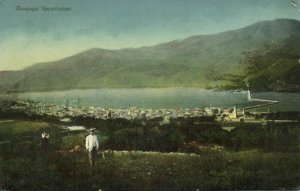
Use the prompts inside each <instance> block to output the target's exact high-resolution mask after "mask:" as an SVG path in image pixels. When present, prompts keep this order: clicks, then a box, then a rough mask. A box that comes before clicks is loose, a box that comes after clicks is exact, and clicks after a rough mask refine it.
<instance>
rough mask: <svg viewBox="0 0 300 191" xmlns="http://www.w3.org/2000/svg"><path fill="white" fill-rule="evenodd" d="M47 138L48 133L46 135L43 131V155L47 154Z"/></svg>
mask: <svg viewBox="0 0 300 191" xmlns="http://www.w3.org/2000/svg"><path fill="white" fill-rule="evenodd" d="M49 137H50V135H49V133H46V132H45V131H44V132H43V133H42V148H43V152H44V154H47V152H48V144H49Z"/></svg>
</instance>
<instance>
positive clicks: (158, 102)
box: [19, 88, 300, 111]
mask: <svg viewBox="0 0 300 191" xmlns="http://www.w3.org/2000/svg"><path fill="white" fill-rule="evenodd" d="M252 97H253V98H260V99H271V100H277V101H280V103H279V104H276V105H273V106H270V108H271V109H272V110H278V111H283V110H285V111H292V110H293V111H295V110H299V108H300V93H280V92H265V93H252ZM19 98H21V99H34V100H37V101H42V102H47V103H55V104H67V103H68V104H69V105H84V106H99V107H111V108H121V107H125V108H127V107H138V108H154V109H158V108H204V107H206V106H210V105H212V106H222V107H231V106H234V105H237V106H238V105H239V104H240V103H242V102H245V101H247V92H232V91H214V90H206V89H196V88H161V89H157V88H142V89H92V90H67V91H55V92H33V93H22V94H20V95H19Z"/></svg>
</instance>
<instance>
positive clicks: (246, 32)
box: [0, 19, 300, 91]
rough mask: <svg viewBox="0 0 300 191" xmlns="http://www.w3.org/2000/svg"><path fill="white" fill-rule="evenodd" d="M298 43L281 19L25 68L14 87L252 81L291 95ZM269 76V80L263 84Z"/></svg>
mask: <svg viewBox="0 0 300 191" xmlns="http://www.w3.org/2000/svg"><path fill="white" fill-rule="evenodd" d="M299 42H300V22H299V21H297V20H290V19H277V20H274V21H264V22H259V23H255V24H253V25H250V26H248V27H245V28H242V29H238V30H232V31H227V32H223V33H218V34H214V35H200V36H193V37H190V38H187V39H184V40H180V41H172V42H168V43H164V44H159V45H156V46H150V47H142V48H134V49H121V50H105V49H100V48H95V49H91V50H88V51H85V52H82V53H80V54H77V55H74V56H71V57H68V58H65V59H62V60H59V61H54V62H47V63H39V64H35V65H33V66H31V67H29V68H26V69H24V70H23V71H22V74H23V75H22V76H23V78H22V79H20V80H19V81H18V82H17V83H16V84H15V86H14V88H15V89H17V90H18V91H50V90H60V89H72V88H100V87H174V86H182V87H203V88H241V87H242V86H244V81H246V80H247V81H250V83H251V84H252V86H253V87H255V88H257V89H268V90H284V89H283V88H282V87H283V86H286V84H291V87H290V90H294V89H296V90H297V88H299V80H298V78H297V77H295V79H294V78H293V77H292V76H295V75H296V74H298V73H297V71H299V63H298V59H299V58H300V52H299V47H297V46H299ZM278 53H280V54H278ZM274 55H276V56H274ZM286 65H288V67H287V68H286V67H285V66H286ZM254 66H255V67H254ZM278 66H279V67H278ZM280 68H282V69H280ZM265 74H268V75H265ZM265 76H268V80H267V81H261V79H262V77H265ZM0 78H1V76H0ZM277 78H278V79H277ZM278 80H279V82H278V83H277V81H278ZM296 80H298V81H296ZM274 81H275V82H276V83H273V82H274ZM270 83H273V84H270Z"/></svg>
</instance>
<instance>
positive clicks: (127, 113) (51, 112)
mask: <svg viewBox="0 0 300 191" xmlns="http://www.w3.org/2000/svg"><path fill="white" fill-rule="evenodd" d="M10 109H12V110H19V111H26V112H28V113H32V114H36V115H46V116H55V117H58V118H61V119H62V118H72V117H77V116H83V117H92V118H96V119H108V118H125V119H136V118H146V119H152V118H157V117H163V118H178V117H201V116H212V115H214V114H215V112H213V111H212V110H211V109H209V108H205V109H200V108H193V109H141V108H135V107H131V108H119V109H114V108H102V107H85V106H66V105H55V104H46V103H41V102H33V101H19V102H17V104H15V105H13V106H11V107H10Z"/></svg>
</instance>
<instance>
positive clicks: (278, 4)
mask: <svg viewBox="0 0 300 191" xmlns="http://www.w3.org/2000/svg"><path fill="white" fill-rule="evenodd" d="M43 6H44V7H45V8H53V9H52V10H50V11H45V10H46V9H42V7H43ZM59 8H60V9H59ZM37 9H38V10H37ZM277 18H291V19H297V20H300V0H295V1H293V0H292V1H291V0H0V71H2V70H20V69H23V68H25V67H28V66H30V65H32V64H35V63H40V62H46V61H55V60H59V59H62V58H65V57H68V56H71V55H73V54H76V53H79V52H82V51H85V50H88V49H91V48H96V47H99V48H105V49H121V48H136V47H142V46H150V45H156V44H159V43H163V42H168V41H172V40H179V39H184V38H187V37H189V36H192V35H201V34H214V33H219V32H222V31H226V30H232V29H238V28H242V27H245V26H247V25H250V24H253V23H255V22H258V21H263V20H273V19H277Z"/></svg>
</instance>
